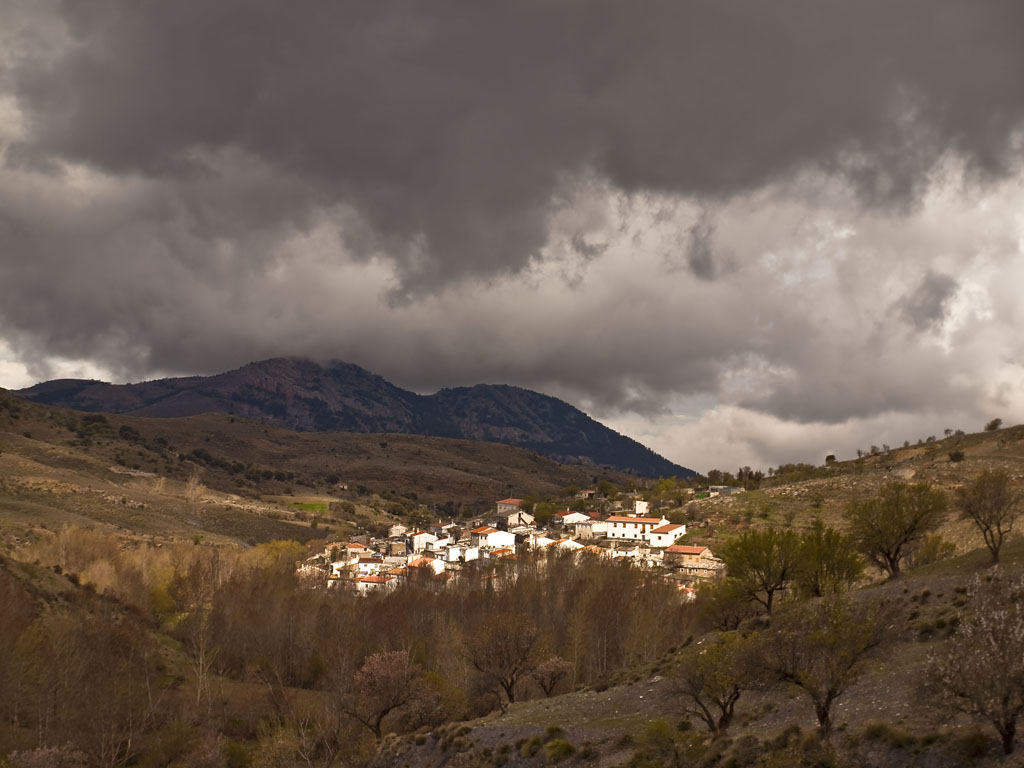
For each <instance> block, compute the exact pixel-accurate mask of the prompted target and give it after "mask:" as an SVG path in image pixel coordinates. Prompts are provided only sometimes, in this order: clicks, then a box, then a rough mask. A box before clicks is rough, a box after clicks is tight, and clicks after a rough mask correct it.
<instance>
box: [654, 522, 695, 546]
mask: <svg viewBox="0 0 1024 768" xmlns="http://www.w3.org/2000/svg"><path fill="white" fill-rule="evenodd" d="M685 535H686V526H685V525H682V524H681V523H668V524H666V525H662V526H659V527H657V528H652V529H651V531H650V533H648V534H647V541H648V542H649V543H650V545H651V546H652V547H658V548H661V547H671V546H672V545H673V544H675V543H676V539H678V538H679V537H680V536H685Z"/></svg>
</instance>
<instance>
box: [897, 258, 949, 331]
mask: <svg viewBox="0 0 1024 768" xmlns="http://www.w3.org/2000/svg"><path fill="white" fill-rule="evenodd" d="M957 288H958V284H957V281H956V280H955V279H954V278H952V277H950V276H949V275H943V274H939V273H937V272H933V271H931V270H929V271H928V272H927V274H925V276H924V279H923V280H922V281H921V284H920V285H919V286H917V288H916V289H915V290H914V291H913V292H912V293H909V294H908V295H906V296H904V297H903V299H902V301H900V302H899V303H898V304H897V307H896V308H897V310H898V312H899V314H900V316H901V317H902V318H903V320H905V321H906V322H907V323H908V324H909V325H910V326H911V327H912V328H914V329H915V330H917V331H920V332H923V331H928V330H932V329H934V328H935V327H937V326H939V325H941V323H942V321H943V320H944V319H945V318H946V315H947V313H948V309H949V301H950V299H952V298H953V297H954V296H955V295H956V291H957Z"/></svg>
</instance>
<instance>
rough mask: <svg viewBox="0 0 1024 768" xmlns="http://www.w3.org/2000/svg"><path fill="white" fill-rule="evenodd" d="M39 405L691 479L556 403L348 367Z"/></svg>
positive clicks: (35, 392) (163, 385) (72, 382)
mask: <svg viewBox="0 0 1024 768" xmlns="http://www.w3.org/2000/svg"><path fill="white" fill-rule="evenodd" d="M17 394H19V395H21V396H22V397H25V398H28V399H30V400H33V401H35V402H38V403H45V404H49V405H58V406H62V407H66V408H74V409H76V410H80V411H94V412H106V413H121V414H131V415H135V416H146V417H155V418H172V417H182V416H195V415H198V414H201V413H228V414H233V415H236V416H239V417H241V418H245V419H251V420H254V421H260V422H264V423H267V424H273V425H276V426H281V427H288V428H290V429H294V430H298V431H344V432H362V433H397V434H412V435H431V436H435V437H450V438H461V439H467V440H483V441H488V442H497V443H505V444H509V445H515V446H519V447H521V448H525V449H528V450H532V451H535V452H537V453H539V454H542V455H544V456H548V457H550V458H552V459H556V460H558V461H562V462H567V463H582V464H591V465H595V466H608V467H612V468H614V469H618V470H623V471H628V472H633V473H635V474H638V475H642V476H645V477H658V476H664V477H667V476H672V475H674V476H676V477H690V476H692V475H694V474H695V473H694V471H693V470H691V469H687V468H686V467H683V466H680V465H678V464H675V463H673V462H671V461H669V460H668V459H666V458H664V457H663V456H660V455H658V454H657V453H655V452H654V451H652V450H650V449H649V448H646V447H645V446H643V445H641V444H640V443H638V442H637V441H635V440H632V439H631V438H629V437H626V436H625V435H621V434H619V433H618V432H616V431H614V430H612V429H610V428H608V427H606V426H604V425H603V424H601V423H600V422H598V421H595V420H594V419H592V418H590V417H589V416H587V415H586V414H585V413H583V412H582V411H581V410H579V409H578V408H575V407H573V406H572V405H569V404H568V403H566V402H564V401H562V400H559V399H558V398H555V397H550V396H548V395H543V394H540V393H537V392H532V391H530V390H528V389H522V388H520V387H513V386H507V385H491V384H478V385H476V386H472V387H453V388H448V389H442V390H440V391H439V392H436V393H435V394H432V395H420V394H417V393H415V392H410V391H408V390H405V389H402V388H400V387H397V386H395V385H394V384H392V383H391V382H389V381H387V380H386V379H384V378H383V377H381V376H378V375H376V374H374V373H371V372H370V371H367V370H365V369H363V368H360V367H359V366H357V365H352V364H350V363H344V362H337V361H334V362H330V363H327V364H324V365H321V364H319V363H316V362H313V361H311V360H305V359H300V358H274V359H271V360H263V361H259V362H254V363H249V364H248V365H244V366H242V367H241V368H238V369H236V370H233V371H228V372H227V373H221V374H217V375H214V376H191V377H184V378H169V379H158V380H154V381H146V382H140V383H137V384H109V383H106V382H102V381H95V380H84V379H57V380H54V381H48V382H44V383H41V384H37V385H35V386H33V387H29V388H27V389H23V390H20V391H19V392H17Z"/></svg>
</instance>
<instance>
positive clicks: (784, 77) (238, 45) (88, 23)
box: [16, 0, 1024, 295]
mask: <svg viewBox="0 0 1024 768" xmlns="http://www.w3.org/2000/svg"><path fill="white" fill-rule="evenodd" d="M63 8H64V15H65V21H66V22H67V24H68V27H69V29H70V33H71V36H72V38H73V41H74V42H73V44H72V45H71V46H69V47H68V48H67V49H66V50H65V51H63V52H62V53H61V55H59V56H58V57H57V58H56V59H55V60H53V61H37V62H36V63H35V65H32V64H31V63H29V64H23V65H22V67H21V68H20V69H19V70H18V71H17V78H16V79H17V93H18V97H19V100H20V103H21V105H22V106H23V108H24V109H26V110H27V112H28V114H29V115H30V116H31V118H32V120H33V123H32V124H33V131H32V134H31V136H30V137H29V138H28V139H27V141H26V146H25V147H23V151H27V152H32V153H35V154H37V155H42V156H56V157H64V158H70V159H74V160H80V161H84V162H88V163H94V164H96V165H98V166H100V167H102V168H105V169H108V170H110V171H112V172H115V173H142V174H145V175H148V176H151V177H157V178H161V179H167V180H172V181H175V180H178V179H180V178H181V177H182V175H185V174H189V173H195V172H197V166H199V170H202V169H203V163H202V161H201V158H202V157H203V153H204V152H211V151H214V152H215V151H218V150H223V149H225V148H235V149H238V150H240V151H243V152H245V153H250V154H252V155H254V156H256V157H258V158H260V159H261V160H262V161H263V162H265V163H267V164H268V165H270V166H273V167H276V168H278V169H280V170H281V171H282V172H286V173H288V174H289V175H294V176H296V177H298V178H302V179H304V180H305V181H306V182H307V183H308V184H309V185H310V186H311V187H313V188H315V189H316V190H317V194H318V195H319V196H320V197H321V199H322V200H325V201H329V202H332V203H338V202H343V203H346V204H349V205H352V206H354V208H355V209H356V210H358V211H359V212H360V214H361V215H362V216H363V217H364V218H365V220H366V222H367V224H368V225H369V227H370V230H369V232H371V233H373V234H374V235H375V236H374V237H373V238H372V239H371V240H367V239H366V236H367V234H368V232H366V231H364V232H362V235H363V236H362V237H361V238H360V239H358V240H354V241H351V242H350V245H353V246H354V248H353V250H354V251H355V255H356V256H359V255H367V253H368V252H370V251H373V252H381V251H383V252H385V253H387V254H388V255H389V256H390V257H391V258H393V259H394V260H396V262H397V263H398V264H399V266H400V269H401V281H402V284H401V286H399V289H398V290H399V292H400V293H402V294H407V295H416V294H422V293H423V292H424V291H429V290H431V289H432V288H433V287H436V286H438V285H441V284H444V283H447V282H450V281H452V280H458V279H461V278H465V277H489V276H492V275H498V274H508V273H515V272H517V271H518V270H520V269H522V268H523V267H524V266H525V265H526V264H527V263H528V262H529V260H530V259H531V258H533V257H535V256H536V254H537V253H538V251H539V249H540V248H542V246H543V245H544V243H545V239H546V230H545V223H546V216H547V214H548V204H549V200H550V197H551V195H552V193H553V192H554V190H555V189H556V187H557V185H558V183H559V180H560V179H561V178H563V177H564V175H565V174H570V175H571V174H578V173H584V172H588V171H592V172H596V173H598V174H600V175H602V176H605V177H607V178H608V179H609V180H610V181H611V182H612V183H613V184H614V185H616V186H618V187H620V188H622V189H625V190H630V191H633V190H645V189H648V190H658V191H665V192H672V193H680V194H694V195H700V196H708V197H728V196H729V195H731V194H734V193H736V192H737V191H742V190H745V189H749V188H751V187H754V186H757V185H760V184H763V183H766V182H768V181H770V180H772V179H775V178H778V177H780V176H785V175H787V174H790V173H793V172H795V171H797V170H799V169H801V168H804V167H806V166H807V165H808V164H817V165H820V166H821V167H823V168H828V169H831V170H833V171H835V172H839V173H844V174H847V175H848V176H849V177H850V178H851V179H852V180H853V181H854V182H855V183H857V184H859V185H860V188H861V190H862V193H863V195H864V198H865V200H867V201H869V202H871V201H874V202H879V203H885V204H889V203H892V202H894V201H902V202H904V203H905V202H906V201H908V200H912V198H913V195H914V194H915V192H916V191H917V189H918V187H919V185H920V183H921V181H922V179H924V174H925V172H927V171H928V170H929V169H930V168H931V167H932V165H933V164H934V162H935V161H936V159H937V158H938V157H939V156H941V154H942V152H944V151H946V150H947V149H949V148H953V149H954V150H956V151H958V152H961V153H963V154H964V155H965V156H966V157H967V158H968V160H969V162H970V163H971V167H972V168H973V169H974V170H976V171H977V172H978V173H979V174H981V175H983V176H986V175H987V176H997V175H999V174H1002V173H1004V172H1005V171H1006V170H1007V167H1008V164H1010V163H1012V162H1013V158H1012V157H1011V154H1010V143H1009V141H1010V137H1011V136H1012V133H1013V131H1014V130H1016V129H1017V128H1019V127H1020V124H1021V117H1022V114H1024V95H1022V93H1021V89H1020V88H1019V85H1018V80H1017V78H1018V76H1019V72H1020V71H1024V49H1022V47H1021V46H1020V45H1019V41H1020V37H1021V34H1022V33H1024V7H1022V6H1021V5H1020V4H1019V3H1016V2H1013V1H1012V0H996V1H995V2H987V3H973V4H964V3H960V2H953V1H952V0H949V1H948V2H936V1H935V0H908V1H907V2H901V3H898V4H894V3H891V2H888V1H887V0H860V1H859V2H857V3H849V2H845V1H843V2H840V1H839V0H825V2H822V0H814V1H813V2H811V0H785V1H784V2H777V3H763V2H754V1H753V0H733V1H731V2H717V3H701V2H678V0H657V1H655V2H650V3H643V4H639V5H638V4H622V3H618V2H611V0H601V1H599V2H582V1H581V0H579V1H576V2H565V3H550V2H543V1H542V0H527V1H524V2H517V3H512V4H493V3H475V4H466V3H461V2H455V1H454V0H441V1H440V2H433V3H428V4H422V3H414V2H408V1H404V0H381V2H375V3H371V4H366V3H362V2H356V1H355V0H350V1H349V2H337V3H331V4H321V3H313V2H301V3H296V4H291V5H289V6H288V7H287V8H285V7H283V6H281V5H280V4H279V3H272V2H269V1H267V0H264V1H262V2H257V1H254V0H244V1H243V0H222V1H221V2H217V3H208V2H200V1H198V0H182V2H174V3H159V2H143V3H139V2H127V1H126V0H125V1H121V0H95V1H94V2H89V3H83V2H69V3H66V4H65V5H64V6H63ZM197 153H198V154H197ZM216 213H217V211H216V210H214V211H213V212H212V213H211V215H214V216H215V215H216ZM258 216H259V214H258V212H257V211H253V212H252V217H253V218H254V219H258Z"/></svg>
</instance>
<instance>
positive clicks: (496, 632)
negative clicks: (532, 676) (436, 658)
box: [463, 612, 540, 708]
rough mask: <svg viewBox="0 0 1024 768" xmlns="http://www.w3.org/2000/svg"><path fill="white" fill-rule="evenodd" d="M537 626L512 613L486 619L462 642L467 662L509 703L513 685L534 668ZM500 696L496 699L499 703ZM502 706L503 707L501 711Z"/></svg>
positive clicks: (513, 698) (514, 688) (514, 698)
mask: <svg viewBox="0 0 1024 768" xmlns="http://www.w3.org/2000/svg"><path fill="white" fill-rule="evenodd" d="M539 634H540V633H539V632H538V631H537V627H536V626H534V624H533V623H532V622H531V621H530V620H529V619H527V618H525V617H523V616H520V615H517V614H514V613H504V612H503V613H499V614H497V615H495V616H491V617H489V618H488V619H487V620H485V622H484V623H483V626H481V627H480V628H479V629H478V630H477V631H476V632H472V633H471V634H469V635H468V636H467V637H465V638H464V640H463V649H464V652H465V656H466V660H467V661H469V663H470V664H471V665H472V666H473V668H474V669H475V670H476V671H477V672H478V673H479V674H480V675H481V676H482V677H483V678H484V679H485V680H487V681H488V682H489V683H491V684H493V685H495V686H497V687H500V689H501V691H503V692H504V694H505V701H507V702H508V703H509V704H511V703H512V702H514V701H515V700H516V686H517V685H518V684H519V681H520V679H521V678H522V677H523V675H526V674H529V673H530V671H531V670H533V668H534V666H535V663H536V662H535V660H534V653H533V650H534V646H535V645H536V643H537V638H538V637H539ZM500 702H501V697H500V696H499V703H500ZM504 706H505V705H504V704H502V708H504Z"/></svg>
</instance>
